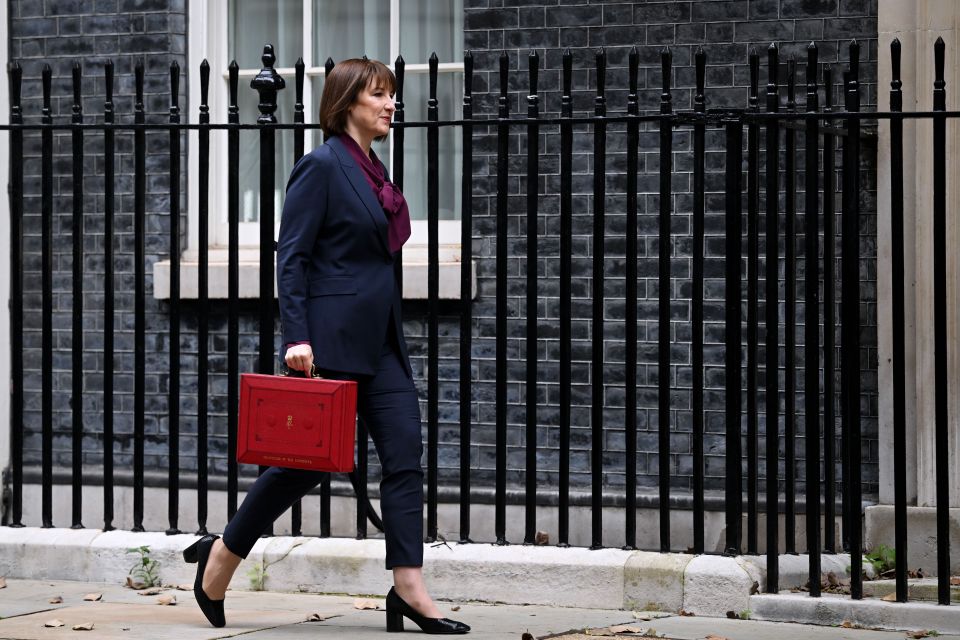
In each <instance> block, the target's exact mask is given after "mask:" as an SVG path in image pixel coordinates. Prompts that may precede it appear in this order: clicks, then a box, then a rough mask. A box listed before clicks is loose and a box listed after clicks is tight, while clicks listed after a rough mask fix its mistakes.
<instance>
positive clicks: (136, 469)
mask: <svg viewBox="0 0 960 640" xmlns="http://www.w3.org/2000/svg"><path fill="white" fill-rule="evenodd" d="M134 76H135V84H136V99H135V100H136V101H135V102H134V114H133V118H134V123H136V124H144V122H145V113H144V109H143V58H138V59H137V63H136V65H135V66H134ZM133 149H134V151H133V158H134V179H133V184H134V188H133V193H134V195H133V203H134V204H133V236H134V259H133V269H134V277H133V281H134V288H135V292H134V321H133V323H134V330H133V340H134V348H133V351H134V356H133V530H134V531H143V530H144V529H143V466H144V464H143V463H144V461H143V454H144V451H143V449H144V418H145V411H144V404H145V403H144V401H145V399H146V348H145V344H144V343H145V340H146V264H145V260H146V247H145V230H146V193H147V189H146V186H147V171H146V155H147V145H146V136H145V132H144V130H143V129H136V130H135V131H134V133H133ZM231 457H232V456H231Z"/></svg>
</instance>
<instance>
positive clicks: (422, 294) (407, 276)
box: [153, 246, 477, 300]
mask: <svg viewBox="0 0 960 640" xmlns="http://www.w3.org/2000/svg"><path fill="white" fill-rule="evenodd" d="M258 255H259V254H258V253H257V252H256V251H241V254H240V287H239V295H240V298H258V297H259V296H260V261H259V259H258ZM208 259H209V276H208V281H207V282H208V293H209V296H210V299H211V300H214V299H226V298H227V252H226V251H225V250H223V249H211V250H210V253H209V258H208ZM460 266H461V262H460V247H459V246H456V247H443V248H442V249H441V252H440V288H439V295H440V299H441V300H459V299H460ZM199 268H200V263H199V260H198V258H197V256H196V252H190V251H187V252H185V253H184V255H183V256H182V257H181V259H180V299H181V300H196V299H197V297H198V290H199V285H198V279H197V278H198V272H199ZM274 272H276V269H274ZM470 281H471V285H470V288H471V295H472V297H474V298H476V296H477V270H476V265H475V264H474V263H471V264H470ZM274 291H276V287H274ZM153 297H154V298H155V299H157V300H167V299H169V298H170V260H160V261H158V262H156V263H154V265H153ZM403 298H404V300H426V299H427V254H426V250H425V248H421V247H412V248H409V249H405V250H404V255H403Z"/></svg>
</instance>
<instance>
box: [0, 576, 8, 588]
mask: <svg viewBox="0 0 960 640" xmlns="http://www.w3.org/2000/svg"><path fill="white" fill-rule="evenodd" d="M6 588H7V579H6V578H0V589H6Z"/></svg>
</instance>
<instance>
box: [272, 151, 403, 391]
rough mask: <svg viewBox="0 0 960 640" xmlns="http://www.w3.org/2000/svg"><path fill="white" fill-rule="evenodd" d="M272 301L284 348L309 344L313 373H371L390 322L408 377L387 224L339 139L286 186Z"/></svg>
mask: <svg viewBox="0 0 960 640" xmlns="http://www.w3.org/2000/svg"><path fill="white" fill-rule="evenodd" d="M277 294H278V298H279V301H280V321H281V324H282V327H283V343H282V345H287V344H289V343H291V342H300V341H304V340H309V341H310V345H311V347H312V348H313V357H314V363H315V364H316V366H317V367H318V368H320V369H330V370H333V371H342V372H345V373H355V374H366V375H372V374H373V373H375V372H376V368H377V364H378V363H379V361H380V352H381V349H382V347H383V344H384V339H385V338H386V336H387V331H388V321H389V320H390V318H391V317H392V318H393V326H392V327H389V330H390V331H394V332H396V337H397V341H398V344H399V345H400V356H401V360H402V362H403V364H404V367H405V368H406V369H407V373H408V374H410V373H411V372H410V363H409V359H408V357H407V346H406V342H405V341H404V339H403V325H402V319H401V297H400V287H399V286H398V283H397V280H396V275H395V271H394V255H393V254H392V253H391V252H390V249H389V245H388V244H387V217H386V214H385V213H384V212H383V208H382V207H381V206H380V203H379V202H378V200H377V198H376V196H375V195H374V193H373V189H371V188H370V184H369V183H368V182H367V181H366V178H365V177H364V175H363V169H361V168H360V167H359V166H357V164H356V162H355V161H354V160H353V158H352V157H351V156H350V153H349V152H348V151H347V149H346V148H345V147H344V146H343V143H342V142H341V141H340V140H339V138H337V137H336V136H333V137H331V138H330V139H328V140H327V142H326V144H323V145H321V146H320V147H317V148H316V149H314V150H313V151H311V152H310V153H309V154H306V155H304V156H303V157H302V158H301V159H300V160H299V161H298V162H297V164H296V165H295V166H294V168H293V172H292V173H291V174H290V180H289V181H288V182H287V196H286V200H285V201H284V204H283V214H282V216H281V219H280V236H279V239H278V241H277ZM285 349H286V347H285V346H282V347H281V352H284V351H285ZM281 355H282V353H281Z"/></svg>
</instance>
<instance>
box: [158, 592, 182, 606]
mask: <svg viewBox="0 0 960 640" xmlns="http://www.w3.org/2000/svg"><path fill="white" fill-rule="evenodd" d="M157 604H162V605H164V606H167V605H174V604H177V596H175V595H173V594H172V593H171V594H169V595H165V596H160V597H159V598H157Z"/></svg>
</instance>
